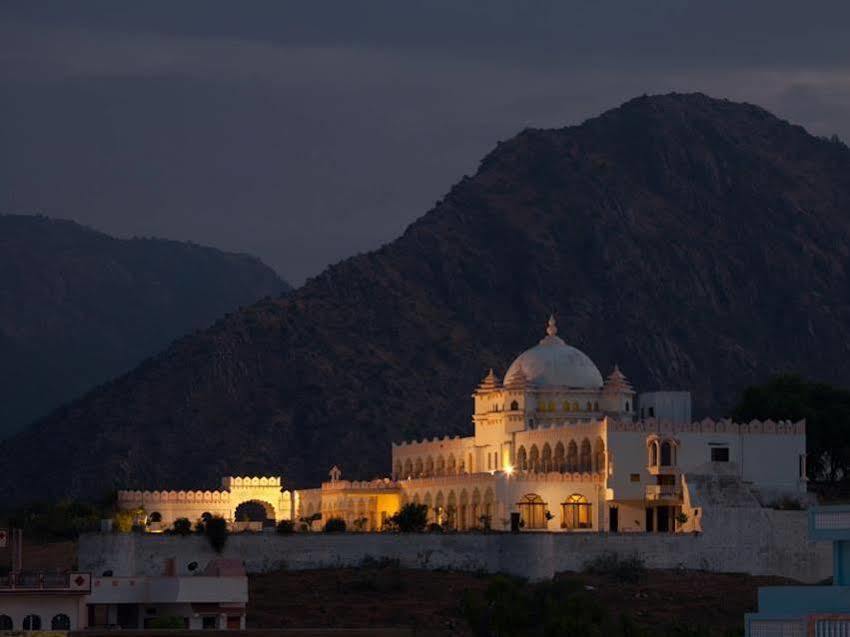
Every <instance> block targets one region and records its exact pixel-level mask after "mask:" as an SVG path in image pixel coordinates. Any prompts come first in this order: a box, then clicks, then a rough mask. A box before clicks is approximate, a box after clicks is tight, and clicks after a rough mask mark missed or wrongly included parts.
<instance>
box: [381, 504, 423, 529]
mask: <svg viewBox="0 0 850 637" xmlns="http://www.w3.org/2000/svg"><path fill="white" fill-rule="evenodd" d="M390 521H391V522H392V524H393V525H394V526H395V527H397V528H398V530H399V531H401V532H402V533H421V532H422V531H424V530H425V525H426V524H428V507H427V506H425V505H424V504H415V503H413V502H410V503H408V504H405V505H404V506H403V507H401V509H399V511H398V512H397V513H396V514H395V515H394V516H392V517H391V518H390Z"/></svg>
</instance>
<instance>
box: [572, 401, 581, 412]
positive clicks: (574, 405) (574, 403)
mask: <svg viewBox="0 0 850 637" xmlns="http://www.w3.org/2000/svg"><path fill="white" fill-rule="evenodd" d="M579 409H580V407H579V406H578V402H576V401H573V411H578V410H579Z"/></svg>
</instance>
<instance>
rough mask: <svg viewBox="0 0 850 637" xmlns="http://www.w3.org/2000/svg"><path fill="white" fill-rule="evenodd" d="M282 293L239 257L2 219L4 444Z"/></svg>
mask: <svg viewBox="0 0 850 637" xmlns="http://www.w3.org/2000/svg"><path fill="white" fill-rule="evenodd" d="M286 289H288V286H287V284H286V283H284V282H283V281H281V279H280V278H279V277H278V276H277V274H275V273H274V272H273V271H272V270H271V269H270V268H268V267H267V266H265V265H264V264H263V263H261V262H260V261H259V260H257V259H255V258H252V257H249V256H246V255H241V254H228V253H225V252H221V251H219V250H214V249H212V248H205V247H202V246H198V245H194V244H190V243H179V242H176V241H163V240H159V239H131V240H121V239H115V238H113V237H109V236H107V235H105V234H102V233H100V232H96V231H94V230H91V229H90V228H86V227H83V226H81V225H78V224H76V223H73V222H70V221H58V220H52V219H48V218H46V217H38V216H23V215H0V437H2V436H3V435H4V434H8V433H11V432H12V431H14V430H17V429H20V428H21V427H23V426H24V425H26V424H28V423H29V422H31V421H33V420H35V419H36V418H39V417H43V416H45V415H46V414H48V413H49V412H50V411H52V410H53V409H55V408H56V407H58V406H59V405H61V404H62V403H64V402H66V401H69V400H71V399H73V398H76V397H78V396H79V395H81V394H82V393H83V392H85V391H87V390H89V389H91V388H93V387H94V386H96V385H98V384H99V383H103V382H104V381H106V380H108V379H110V378H112V377H114V376H116V375H118V374H121V373H124V372H126V371H128V370H129V369H132V368H133V367H135V366H136V365H138V364H139V363H140V362H141V361H142V360H143V359H144V358H146V357H147V356H150V355H152V354H155V353H156V352H158V351H160V350H162V349H163V348H165V347H167V346H168V345H169V343H170V342H171V341H173V340H174V339H175V338H177V337H179V336H182V335H183V334H185V333H186V332H188V331H192V330H195V329H199V328H202V327H207V326H208V325H210V324H211V323H212V322H213V321H214V320H216V319H217V318H219V317H220V316H221V315H222V314H224V312H226V311H228V310H231V309H233V308H236V307H238V306H239V305H240V304H243V305H247V304H249V303H253V302H254V301H256V300H257V299H259V298H261V297H263V296H266V295H274V296H277V295H279V294H280V293H281V292H282V291H284V290H286Z"/></svg>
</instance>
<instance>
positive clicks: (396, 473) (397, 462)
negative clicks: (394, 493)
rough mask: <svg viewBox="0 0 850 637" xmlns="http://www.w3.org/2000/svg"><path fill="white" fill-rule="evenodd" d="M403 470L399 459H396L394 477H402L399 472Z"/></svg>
mask: <svg viewBox="0 0 850 637" xmlns="http://www.w3.org/2000/svg"><path fill="white" fill-rule="evenodd" d="M402 471H403V468H402V465H401V460H396V462H395V479H396V480H398V479H399V478H401V477H402V475H401V472H402Z"/></svg>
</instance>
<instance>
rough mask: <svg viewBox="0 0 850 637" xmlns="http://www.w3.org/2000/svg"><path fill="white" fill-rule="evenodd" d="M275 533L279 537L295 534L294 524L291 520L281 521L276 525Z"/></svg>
mask: <svg viewBox="0 0 850 637" xmlns="http://www.w3.org/2000/svg"><path fill="white" fill-rule="evenodd" d="M277 532H278V533H280V534H281V535H289V534H290V533H295V522H293V521H292V520H281V521H280V522H278V523H277Z"/></svg>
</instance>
